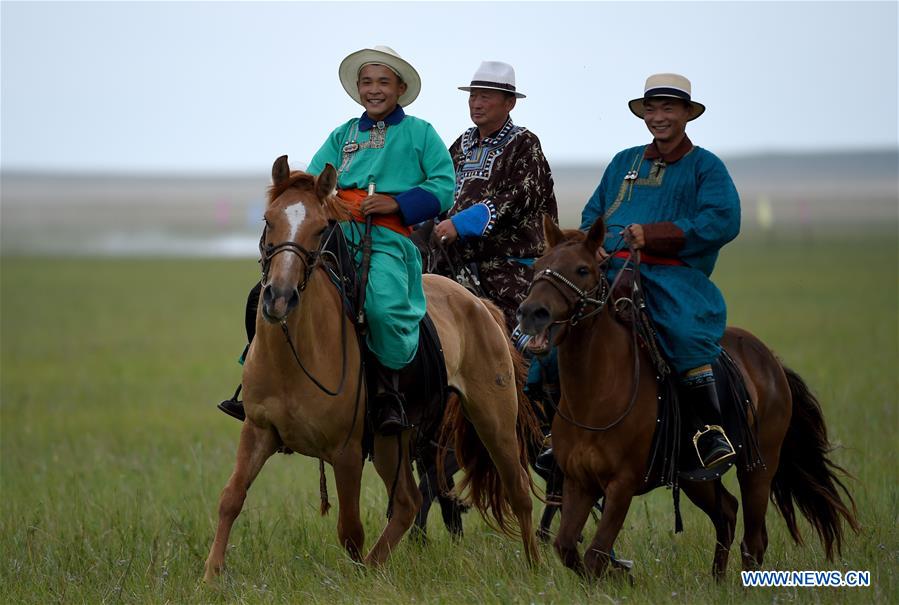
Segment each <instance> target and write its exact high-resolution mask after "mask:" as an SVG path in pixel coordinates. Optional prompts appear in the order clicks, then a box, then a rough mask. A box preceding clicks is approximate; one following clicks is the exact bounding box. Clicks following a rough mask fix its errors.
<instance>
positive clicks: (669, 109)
mask: <svg viewBox="0 0 899 605" xmlns="http://www.w3.org/2000/svg"><path fill="white" fill-rule="evenodd" d="M643 108H644V114H643V121H644V122H646V127H647V128H648V129H649V132H651V133H652V136H653V137H654V138H655V140H656V142H658V143H662V144H664V145H671V146H675V145H677V144H678V143H680V141H681V139H682V138H683V137H684V134H685V132H686V127H687V121H688V120H689V119H690V108H689V106H688V105H687V104H686V103H685V102H684V101H682V100H680V99H672V98H665V97H657V98H654V99H646V100H645V101H643Z"/></svg>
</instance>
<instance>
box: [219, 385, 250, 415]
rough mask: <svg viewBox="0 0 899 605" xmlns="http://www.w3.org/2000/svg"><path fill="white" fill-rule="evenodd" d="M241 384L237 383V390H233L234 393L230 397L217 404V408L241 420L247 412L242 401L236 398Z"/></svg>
mask: <svg viewBox="0 0 899 605" xmlns="http://www.w3.org/2000/svg"><path fill="white" fill-rule="evenodd" d="M241 386H243V385H237V390H236V391H234V395H233V396H232V397H231V399H226V400H224V401H223V402H221V403H220V404H219V405H218V408H219V409H220V410H221V411H223V412H225V413H226V414H228V415H229V416H231V417H232V418H237V419H238V420H240V421H241V422H243V421H244V420H246V419H247V414H246V412H244V409H243V401H241V400H240V399H238V398H237V396H238V395H240V387H241Z"/></svg>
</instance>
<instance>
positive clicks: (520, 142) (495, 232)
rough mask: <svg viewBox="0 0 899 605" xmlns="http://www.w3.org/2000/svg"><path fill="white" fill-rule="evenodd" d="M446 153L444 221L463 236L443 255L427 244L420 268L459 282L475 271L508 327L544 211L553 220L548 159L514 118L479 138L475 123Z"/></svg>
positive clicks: (536, 252)
mask: <svg viewBox="0 0 899 605" xmlns="http://www.w3.org/2000/svg"><path fill="white" fill-rule="evenodd" d="M450 155H451V156H452V158H453V166H454V168H455V171H456V189H455V199H454V204H453V207H452V208H451V209H450V210H449V212H448V213H447V218H448V219H450V220H453V224H454V225H455V226H456V230H457V231H458V232H459V234H460V237H459V238H458V239H457V240H456V241H455V242H453V243H452V244H450V245H447V246H445V252H446V254H444V253H443V252H441V251H440V250H439V248H438V245H437V244H436V243H435V242H433V241H432V242H429V243H428V245H427V247H426V250H425V252H426V254H427V256H428V258H426V259H425V268H426V270H430V271H432V272H434V273H439V274H441V275H445V276H447V277H451V278H454V279H457V281H460V282H461V283H463V284H465V282H466V281H471V279H472V277H471V271H470V270H469V268H470V267H474V268H476V278H477V279H478V280H479V282H480V290H481V293H482V294H483V295H484V296H486V297H487V298H489V299H490V300H492V301H493V302H494V303H496V304H497V305H498V306H499V308H500V309H502V311H503V313H504V315H505V317H506V323H507V324H508V327H509V331H510V332H511V331H512V330H513V329H514V328H515V326H516V325H517V323H518V322H517V320H516V319H515V311H516V310H517V308H518V305H519V304H520V303H521V301H522V300H524V298H525V295H526V293H527V290H528V287H529V286H530V283H531V278H532V276H533V270H532V266H531V265H532V264H533V261H534V259H536V258H537V257H538V256H540V254H542V252H543V245H544V242H543V215H544V214H548V215H550V216H551V217H552V218H553V220H555V221H556V222H558V209H557V207H556V197H555V194H554V193H553V179H552V173H551V172H550V168H549V164H548V163H547V161H546V158H545V157H544V156H543V150H542V149H541V147H540V141H539V139H538V138H537V136H536V135H535V134H534V133H532V132H530V131H529V130H527V129H526V128H523V127H521V126H515V125H514V124H513V123H512V120H511V119H508V120H507V121H506V123H505V125H504V126H503V127H502V128H501V129H500V130H499V131H498V132H496V133H493V134H492V135H491V136H489V137H487V138H485V139H484V140H483V141H481V140H479V136H478V129H477V128H469V129H468V130H467V131H466V132H465V133H464V134H463V135H462V136H460V137H459V138H458V139H457V140H456V142H455V143H453V144H452V146H451V147H450ZM475 206H480V207H479V208H476V209H473V207H475ZM466 285H470V284H466Z"/></svg>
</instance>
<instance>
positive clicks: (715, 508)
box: [682, 479, 739, 582]
mask: <svg viewBox="0 0 899 605" xmlns="http://www.w3.org/2000/svg"><path fill="white" fill-rule="evenodd" d="M682 488H683V490H684V493H685V494H687V497H688V498H690V501H691V502H693V504H695V505H696V506H697V507H698V508H699V509H700V510H702V512H704V513H705V514H707V515H708V516H709V519H711V520H712V524H713V525H714V526H715V555H714V557H713V559H712V576H713V577H714V578H715V580H717V581H719V582H720V581H721V580H723V579H724V573H725V572H726V571H727V559H728V557H729V556H730V546H731V544H733V541H734V529H735V528H736V526H737V509H738V508H739V503H738V502H737V499H736V498H735V497H734V496H733V495H732V494H731V493H730V492H729V491H727V489H726V488H725V487H724V485H723V484H722V483H721V480H720V479H716V480H715V481H704V482H685V483H684V484H683V485H682Z"/></svg>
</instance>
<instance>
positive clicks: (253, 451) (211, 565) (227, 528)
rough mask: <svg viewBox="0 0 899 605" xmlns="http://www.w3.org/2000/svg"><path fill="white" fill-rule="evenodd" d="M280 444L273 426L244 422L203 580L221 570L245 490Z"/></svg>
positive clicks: (220, 501)
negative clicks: (235, 460)
mask: <svg viewBox="0 0 899 605" xmlns="http://www.w3.org/2000/svg"><path fill="white" fill-rule="evenodd" d="M279 445H280V439H279V438H278V436H277V434H276V433H275V431H274V430H272V429H264V428H260V427H258V426H256V425H255V424H253V423H252V421H250V420H247V421H246V422H244V423H243V428H242V429H241V431H240V442H239V443H238V445H237V462H236V464H235V465H234V472H232V473H231V478H230V479H228V483H227V484H226V485H225V489H224V490H222V496H221V498H220V500H219V523H218V528H217V529H216V530H215V539H214V540H213V542H212V548H210V549H209V557H208V558H207V559H206V573H205V574H204V576H203V579H204V581H206V582H213V581H214V580H215V577H216V576H217V575H218V574H219V573H221V571H222V568H223V567H224V565H225V547H226V546H227V545H228V536H229V535H230V534H231V526H232V525H234V520H235V519H237V515H239V514H240V510H241V509H242V508H243V503H244V500H245V499H246V497H247V490H248V489H249V488H250V485H251V484H252V483H253V480H254V479H255V478H256V476H257V475H258V474H259V471H260V470H262V466H263V465H264V464H265V461H266V460H268V459H269V457H270V456H271V455H272V454H274V453H275V451H276V450H277V449H278V447H279Z"/></svg>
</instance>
